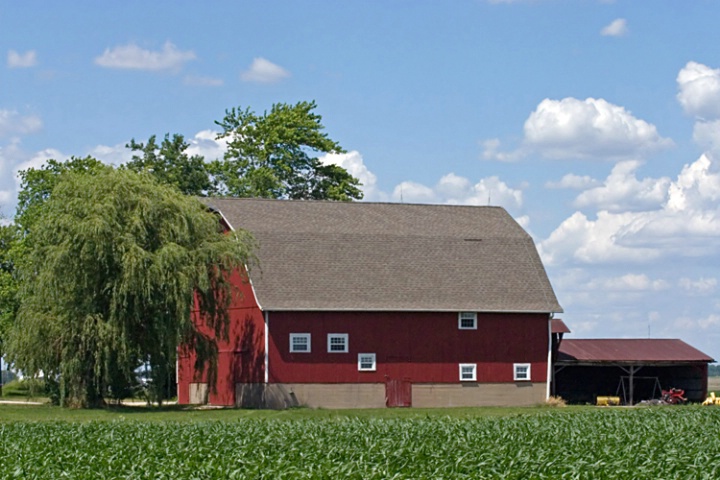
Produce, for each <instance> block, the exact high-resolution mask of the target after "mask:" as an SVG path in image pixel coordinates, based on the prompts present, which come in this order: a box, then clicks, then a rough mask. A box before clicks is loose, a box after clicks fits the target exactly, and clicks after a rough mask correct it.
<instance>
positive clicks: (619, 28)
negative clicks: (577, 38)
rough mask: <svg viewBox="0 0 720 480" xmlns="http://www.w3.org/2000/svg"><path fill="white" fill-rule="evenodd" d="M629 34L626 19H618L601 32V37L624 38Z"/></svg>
mask: <svg viewBox="0 0 720 480" xmlns="http://www.w3.org/2000/svg"><path fill="white" fill-rule="evenodd" d="M627 32H628V28H627V21H626V20H625V19H624V18H616V19H615V20H613V21H612V22H610V24H608V25H606V26H605V27H603V29H602V30H600V35H602V36H604V37H622V36H623V35H625V34H627Z"/></svg>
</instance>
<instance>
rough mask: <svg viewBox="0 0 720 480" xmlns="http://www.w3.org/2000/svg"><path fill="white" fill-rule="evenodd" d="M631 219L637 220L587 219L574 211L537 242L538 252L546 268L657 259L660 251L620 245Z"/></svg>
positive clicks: (600, 216)
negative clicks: (547, 235)
mask: <svg viewBox="0 0 720 480" xmlns="http://www.w3.org/2000/svg"><path fill="white" fill-rule="evenodd" d="M635 220H637V217H636V215H634V214H632V213H619V214H613V213H609V212H606V211H600V212H598V214H597V218H596V219H595V220H591V219H589V218H588V217H587V216H585V215H584V214H583V213H580V212H575V213H574V214H572V215H571V216H570V217H569V218H567V219H566V220H565V221H563V222H562V223H561V224H560V226H558V227H557V228H556V229H555V231H553V232H552V233H551V234H550V236H549V237H548V238H547V239H546V240H543V241H541V242H540V243H539V245H538V250H539V251H540V255H541V257H542V258H543V260H544V261H545V262H546V263H547V264H548V265H558V264H563V263H568V262H569V263H573V262H577V263H580V264H599V263H620V262H628V263H636V262H646V261H651V260H653V259H656V258H658V257H659V255H660V252H659V251H658V250H656V249H653V248H642V247H632V248H631V247H627V246H624V245H623V243H622V240H623V237H622V234H621V231H622V230H623V229H624V228H627V227H628V226H629V225H632V224H633V222H634V221H635Z"/></svg>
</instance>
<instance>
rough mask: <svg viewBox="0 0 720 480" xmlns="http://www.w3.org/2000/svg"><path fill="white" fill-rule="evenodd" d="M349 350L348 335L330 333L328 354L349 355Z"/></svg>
mask: <svg viewBox="0 0 720 480" xmlns="http://www.w3.org/2000/svg"><path fill="white" fill-rule="evenodd" d="M348 350H349V348H348V334H347V333H328V352H330V353H347V352H348Z"/></svg>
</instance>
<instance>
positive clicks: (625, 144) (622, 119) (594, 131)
mask: <svg viewBox="0 0 720 480" xmlns="http://www.w3.org/2000/svg"><path fill="white" fill-rule="evenodd" d="M524 133H525V145H526V146H528V147H529V148H531V149H532V150H534V151H537V152H539V153H540V154H542V155H543V156H544V157H547V158H555V159H564V158H580V159H583V158H604V159H613V160H618V159H625V158H632V157H636V156H643V155H645V154H647V153H650V152H653V151H656V150H659V149H662V148H666V147H668V146H670V145H672V141H671V140H669V139H666V138H663V137H661V136H660V135H659V134H658V132H657V129H656V128H655V126H654V125H652V124H650V123H647V122H646V121H644V120H640V119H638V118H635V117H634V116H633V115H632V114H631V113H630V112H629V111H627V110H625V108H623V107H620V106H617V105H613V104H612V103H609V102H607V101H605V100H603V99H602V98H600V99H594V98H587V99H585V100H578V99H576V98H572V97H568V98H564V99H562V100H550V99H545V100H543V101H542V102H540V104H539V105H538V106H537V108H536V109H535V111H534V112H532V113H531V114H530V116H529V117H528V119H527V120H526V121H525V125H524Z"/></svg>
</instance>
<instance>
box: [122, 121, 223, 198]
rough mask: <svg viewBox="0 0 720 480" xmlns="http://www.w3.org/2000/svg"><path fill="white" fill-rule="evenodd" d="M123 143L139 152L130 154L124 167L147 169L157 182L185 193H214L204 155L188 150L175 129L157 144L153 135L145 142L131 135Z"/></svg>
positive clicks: (141, 170)
mask: <svg viewBox="0 0 720 480" xmlns="http://www.w3.org/2000/svg"><path fill="white" fill-rule="evenodd" d="M126 146H127V148H129V149H131V150H132V151H133V152H138V153H140V154H141V155H133V157H132V160H131V161H130V162H128V163H127V164H126V165H125V168H128V169H130V170H133V171H135V172H148V173H150V174H151V175H152V176H154V177H155V178H156V179H157V180H158V181H159V182H160V183H165V184H168V185H174V186H175V187H177V188H178V189H179V190H180V191H181V192H182V193H184V194H185V195H195V196H205V195H208V194H211V193H213V190H212V187H213V184H212V181H211V180H210V172H209V171H208V168H207V164H206V163H205V159H204V158H203V157H202V156H200V155H193V156H189V155H188V154H187V149H188V147H189V146H190V145H189V144H188V143H187V142H186V141H185V137H183V136H182V135H179V134H177V133H176V134H174V135H173V136H172V137H170V134H166V135H165V138H164V139H163V141H162V143H161V144H160V145H158V144H157V142H156V137H155V135H153V136H151V137H150V138H149V139H148V141H147V143H137V142H135V139H132V140H130V143H129V144H127V145H126Z"/></svg>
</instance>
